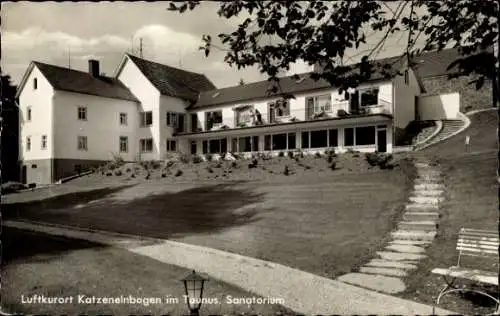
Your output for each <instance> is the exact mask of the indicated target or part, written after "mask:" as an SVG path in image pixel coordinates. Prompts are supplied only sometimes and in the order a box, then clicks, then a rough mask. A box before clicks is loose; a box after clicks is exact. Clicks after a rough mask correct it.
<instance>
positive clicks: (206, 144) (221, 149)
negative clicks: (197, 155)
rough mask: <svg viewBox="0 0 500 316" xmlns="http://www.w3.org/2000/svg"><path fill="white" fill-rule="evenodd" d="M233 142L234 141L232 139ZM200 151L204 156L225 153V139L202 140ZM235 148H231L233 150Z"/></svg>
mask: <svg viewBox="0 0 500 316" xmlns="http://www.w3.org/2000/svg"><path fill="white" fill-rule="evenodd" d="M233 140H234V139H233ZM202 147H203V148H202V150H203V153H204V154H208V153H210V154H221V153H225V152H227V139H226V138H219V139H211V140H204V141H203V142H202ZM234 149H235V148H233V150H234Z"/></svg>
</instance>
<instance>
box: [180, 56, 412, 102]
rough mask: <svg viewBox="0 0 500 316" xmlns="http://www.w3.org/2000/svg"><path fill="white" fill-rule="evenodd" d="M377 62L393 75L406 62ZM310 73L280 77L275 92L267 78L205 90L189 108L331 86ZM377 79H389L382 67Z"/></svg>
mask: <svg viewBox="0 0 500 316" xmlns="http://www.w3.org/2000/svg"><path fill="white" fill-rule="evenodd" d="M377 62H380V63H381V64H384V65H389V66H390V69H388V70H386V72H390V73H391V74H393V75H394V76H395V75H396V74H397V73H398V71H401V70H402V68H403V66H404V65H405V64H406V62H405V60H404V58H401V57H400V56H396V57H390V58H384V59H380V60H377ZM310 74H311V72H308V73H305V74H300V75H299V76H300V79H299V80H296V79H295V78H294V76H287V77H283V78H280V81H279V87H280V88H281V89H280V91H279V92H277V93H276V94H272V93H270V88H271V87H272V86H273V84H274V83H272V82H269V81H268V80H263V81H259V82H254V83H249V84H245V85H238V86H232V87H227V88H222V89H216V90H210V91H205V92H202V93H200V96H199V99H198V101H197V102H196V103H195V104H193V105H192V106H191V107H190V108H189V109H199V108H203V107H208V106H213V105H222V104H227V103H235V102H244V101H250V100H255V99H260V98H271V97H277V96H279V95H281V94H294V93H301V92H308V91H314V90H319V89H325V88H330V87H331V85H330V83H328V82H327V81H326V80H324V79H320V80H317V81H316V80H314V79H311V78H310ZM378 80H389V79H387V77H386V75H385V73H384V71H383V70H382V69H377V71H375V73H373V74H372V76H371V78H370V80H369V81H370V82H371V81H378Z"/></svg>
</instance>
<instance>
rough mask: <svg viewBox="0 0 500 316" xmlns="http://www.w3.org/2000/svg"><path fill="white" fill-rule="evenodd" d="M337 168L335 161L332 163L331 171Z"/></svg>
mask: <svg viewBox="0 0 500 316" xmlns="http://www.w3.org/2000/svg"><path fill="white" fill-rule="evenodd" d="M336 168H337V163H336V162H335V161H332V162H330V169H332V170H335V169H336Z"/></svg>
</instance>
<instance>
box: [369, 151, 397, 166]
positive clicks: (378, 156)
mask: <svg viewBox="0 0 500 316" xmlns="http://www.w3.org/2000/svg"><path fill="white" fill-rule="evenodd" d="M365 158H366V161H367V162H368V164H369V165H370V166H372V167H375V166H379V167H380V168H381V169H386V166H387V165H390V164H389V162H391V160H392V155H391V154H386V153H379V152H374V153H366V154H365ZM390 169H392V168H390Z"/></svg>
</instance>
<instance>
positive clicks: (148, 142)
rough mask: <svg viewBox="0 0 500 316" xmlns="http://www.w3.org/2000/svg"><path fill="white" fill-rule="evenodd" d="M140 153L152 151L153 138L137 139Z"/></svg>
mask: <svg viewBox="0 0 500 316" xmlns="http://www.w3.org/2000/svg"><path fill="white" fill-rule="evenodd" d="M139 146H140V150H141V153H150V152H152V151H153V139H152V138H144V139H140V140H139Z"/></svg>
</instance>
